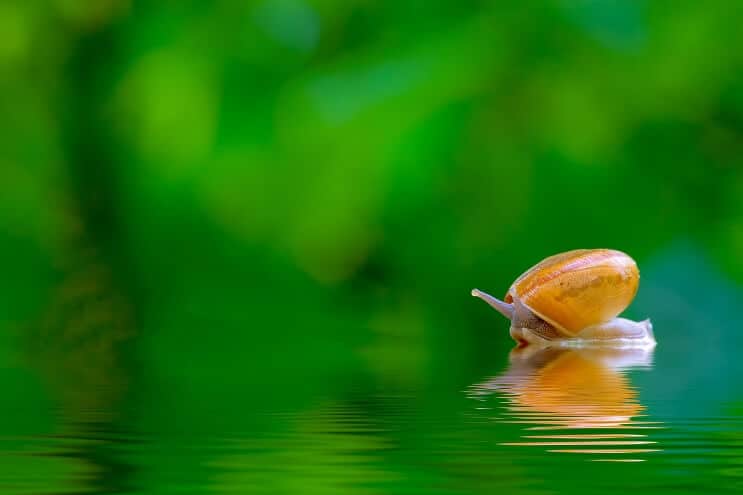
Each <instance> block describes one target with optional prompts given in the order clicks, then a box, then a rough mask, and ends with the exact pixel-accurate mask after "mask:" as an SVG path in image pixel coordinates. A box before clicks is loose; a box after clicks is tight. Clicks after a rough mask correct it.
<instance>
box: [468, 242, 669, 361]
mask: <svg viewBox="0 0 743 495" xmlns="http://www.w3.org/2000/svg"><path fill="white" fill-rule="evenodd" d="M639 282H640V272H639V270H638V269H637V264H636V263H635V261H634V260H633V259H632V258H630V257H629V256H628V255H627V254H625V253H623V252H621V251H615V250H613V249H577V250H574V251H568V252H566V253H561V254H556V255H554V256H550V257H549V258H546V259H544V260H543V261H541V262H540V263H538V264H536V265H534V266H533V267H532V268H530V269H529V270H527V271H526V272H524V273H523V274H522V275H521V276H520V277H518V278H517V279H516V281H515V282H514V283H513V284H512V285H511V287H510V288H509V289H508V292H507V293H506V296H505V298H504V300H503V301H501V300H499V299H496V298H495V297H493V296H491V295H489V294H486V293H485V292H482V291H480V290H478V289H473V290H472V295H473V296H475V297H478V298H480V299H482V300H483V301H485V302H486V303H488V304H489V305H490V306H492V307H493V308H495V309H496V310H497V311H498V312H500V313H501V314H502V315H504V316H505V317H506V318H508V319H509V320H511V328H510V334H511V337H513V339H514V340H516V341H517V342H518V343H519V344H520V345H526V344H541V345H611V346H628V347H646V346H653V345H655V338H654V336H653V327H652V324H651V323H650V320H644V321H639V322H637V321H632V320H628V319H626V318H618V315H619V314H620V313H621V312H622V311H624V310H625V309H626V308H627V306H629V305H630V303H631V302H632V299H634V297H635V294H636V293H637V288H638V285H639Z"/></svg>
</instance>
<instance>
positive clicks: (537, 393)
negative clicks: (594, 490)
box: [470, 346, 659, 461]
mask: <svg viewBox="0 0 743 495" xmlns="http://www.w3.org/2000/svg"><path fill="white" fill-rule="evenodd" d="M509 358H510V366H509V368H508V369H507V370H506V371H505V372H504V373H503V374H501V375H499V376H497V377H494V378H492V379H490V380H487V381H485V382H483V383H481V384H478V385H474V386H473V387H471V389H470V395H471V396H472V397H473V398H476V399H479V400H485V399H486V398H487V397H489V396H490V395H491V394H493V393H500V394H502V395H504V396H505V398H506V413H505V414H504V415H503V417H502V418H500V419H502V420H505V421H507V422H514V423H517V424H524V425H526V426H525V430H524V432H523V434H522V438H521V439H519V441H515V442H504V443H502V445H510V446H514V447H516V446H536V447H544V448H546V449H547V450H548V451H549V452H562V453H580V454H592V455H593V456H594V457H593V460H612V461H638V460H642V459H638V458H633V455H637V454H644V453H647V452H653V451H657V450H659V447H658V445H657V444H656V442H655V441H653V440H652V439H650V438H648V436H647V435H646V433H647V431H646V430H647V429H651V428H658V427H659V426H658V424H657V423H653V422H651V421H647V420H643V419H642V418H643V416H644V407H643V405H642V404H641V403H640V402H639V400H638V397H637V391H636V390H635V389H634V388H633V387H632V385H631V383H630V381H629V379H628V377H627V376H626V375H625V374H624V372H625V371H626V370H628V369H631V368H638V367H644V368H647V367H649V366H650V365H651V361H652V348H649V349H643V348H608V347H593V348H577V349H570V348H556V347H547V348H545V347H538V346H525V347H518V348H516V349H514V350H513V351H512V352H511V354H510V356H509ZM619 454H623V455H627V454H629V455H630V457H626V456H624V457H622V456H619V457H612V456H614V455H619Z"/></svg>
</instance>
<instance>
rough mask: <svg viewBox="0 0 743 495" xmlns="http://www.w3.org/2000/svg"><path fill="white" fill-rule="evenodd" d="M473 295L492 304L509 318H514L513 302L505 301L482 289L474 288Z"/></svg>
mask: <svg viewBox="0 0 743 495" xmlns="http://www.w3.org/2000/svg"><path fill="white" fill-rule="evenodd" d="M472 295H473V296H475V297H477V298H480V299H482V300H483V301H485V302H486V303H488V304H489V305H490V306H492V307H493V308H495V310H496V311H498V312H499V313H500V314H502V315H503V316H505V317H506V318H508V319H509V320H512V319H513V304H509V303H507V302H503V301H501V300H500V299H497V298H495V297H493V296H491V295H490V294H487V293H485V292H483V291H481V290H480V289H472Z"/></svg>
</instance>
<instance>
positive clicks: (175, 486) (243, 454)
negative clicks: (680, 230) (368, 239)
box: [0, 249, 743, 494]
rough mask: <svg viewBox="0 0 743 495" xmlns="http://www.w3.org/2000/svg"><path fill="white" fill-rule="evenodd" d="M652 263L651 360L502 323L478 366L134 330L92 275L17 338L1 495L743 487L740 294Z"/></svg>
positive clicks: (376, 350) (393, 344)
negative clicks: (561, 344) (523, 338)
mask: <svg viewBox="0 0 743 495" xmlns="http://www.w3.org/2000/svg"><path fill="white" fill-rule="evenodd" d="M649 265H650V267H649V268H648V269H647V270H646V272H645V273H644V279H643V280H644V285H643V289H642V291H641V294H640V296H639V297H638V300H637V301H636V304H635V306H633V311H635V313H636V315H633V316H638V317H645V316H651V317H652V318H653V320H654V325H655V330H656V336H657V338H658V346H657V347H656V348H655V349H652V350H638V349H635V350H631V349H626V350H611V349H602V350H590V349H572V350H555V349H546V350H538V349H535V348H529V347H527V348H523V349H510V350H509V349H508V346H510V345H511V344H510V343H508V340H507V339H508V337H507V332H506V324H505V321H503V320H502V319H498V318H499V317H498V315H496V314H495V313H493V329H492V332H499V333H494V334H493V336H494V338H495V339H498V338H499V336H502V340H498V342H501V343H502V344H503V345H502V346H501V347H497V348H494V349H492V350H490V349H483V350H482V352H481V354H480V356H481V358H479V359H474V358H472V355H465V357H462V354H461V353H460V352H458V350H457V349H458V348H457V347H455V346H450V348H449V349H446V352H445V353H444V354H443V356H440V357H439V360H438V361H436V360H434V359H433V358H432V357H431V354H426V352H425V348H423V349H422V348H416V347H415V346H413V345H412V344H411V343H410V342H408V341H405V340H404V339H402V340H395V339H394V338H393V337H394V336H393V337H389V338H388V340H381V342H382V344H384V345H382V344H379V343H377V344H376V347H374V346H369V345H367V347H366V348H361V349H360V350H357V353H351V354H349V355H348V356H347V359H346V360H339V361H337V362H332V363H330V362H329V361H328V356H335V357H338V356H339V355H341V354H342V353H340V352H338V351H337V350H335V349H334V350H333V351H332V352H331V353H328V354H325V355H320V354H318V353H319V351H318V349H320V347H321V346H319V345H316V347H311V345H312V344H311V342H310V341H309V340H308V342H307V343H305V344H303V346H304V348H305V349H306V350H307V352H305V353H304V355H302V354H301V353H300V352H299V351H298V350H297V346H294V347H290V346H289V344H285V347H279V348H275V349H273V350H267V349H263V350H262V351H261V352H256V350H255V349H252V348H250V347H249V346H247V345H242V346H237V345H233V346H232V349H231V348H230V346H229V345H224V346H221V347H220V345H218V344H219V341H218V339H219V338H220V337H219V336H220V335H221V334H220V333H217V332H216V330H215V329H214V328H207V327H204V328H205V330H204V332H206V331H207V330H208V331H210V332H212V333H210V334H205V333H202V334H200V335H201V338H200V340H198V341H194V342H198V344H200V345H199V346H195V345H192V344H193V342H190V341H188V340H187V338H188V335H187V334H186V333H185V330H183V331H182V330H180V329H178V332H174V333H173V335H175V336H177V337H178V339H176V340H173V341H166V342H168V345H167V346H165V345H164V343H163V341H161V340H157V337H156V334H155V333H154V332H153V334H152V335H151V336H150V335H147V334H145V335H140V336H138V337H133V335H135V334H133V333H132V332H131V331H129V330H127V329H129V328H131V327H130V326H129V325H126V324H123V323H121V322H122V321H125V318H122V317H121V314H122V313H124V310H123V309H121V308H119V305H118V303H117V302H116V301H117V298H116V297H114V296H111V295H107V294H108V293H107V292H106V291H100V290H94V291H93V294H95V297H94V298H92V299H91V300H95V301H96V302H95V303H93V304H90V305H87V304H85V305H82V306H81V305H80V304H79V299H76V298H75V297H72V296H70V294H78V293H85V292H86V291H88V290H89V288H90V287H100V284H91V283H83V282H85V281H88V282H90V281H91V280H97V277H100V274H96V273H97V272H96V271H95V270H93V271H92V272H85V273H86V275H85V276H76V277H74V278H73V280H72V281H71V282H68V283H66V285H65V286H64V287H63V288H62V289H63V290H62V291H61V294H62V296H63V297H60V298H59V299H58V300H59V301H61V302H60V304H58V305H55V306H54V307H53V308H52V310H51V314H52V316H51V317H48V318H45V319H43V321H46V322H47V323H46V324H44V325H39V326H38V329H36V330H34V331H33V332H31V333H30V335H31V337H30V338H26V339H19V340H18V341H10V340H9V341H8V342H5V345H4V346H3V347H2V348H3V349H4V351H3V352H5V355H4V356H3V358H4V359H3V363H5V364H4V366H2V367H0V383H1V384H2V385H3V390H4V391H5V394H4V399H5V400H4V403H3V405H2V409H1V411H2V413H1V414H2V418H3V421H2V423H0V493H2V494H58V493H77V494H82V493H179V494H184V493H193V494H205V493H251V494H252V493H256V494H282V493H287V494H289V493H291V494H294V493H318V494H325V493H331V494H332V493H339V494H383V493H390V494H392V493H394V494H399V493H409V494H418V493H420V494H480V493H482V494H485V493H516V494H519V493H522V494H550V493H561V492H567V491H570V492H571V493H572V492H578V493H617V494H619V493H622V494H625V493H632V492H636V493H664V492H665V493H728V492H729V493H741V491H743V392H742V391H743V360H741V359H740V357H739V349H741V345H740V344H741V340H743V339H742V338H741V335H740V333H739V332H738V329H739V328H741V318H740V316H739V315H738V308H740V307H741V305H740V304H741V296H740V293H739V291H738V289H737V288H736V287H734V286H732V285H729V284H727V283H726V282H725V281H724V280H723V279H721V278H719V277H718V276H717V275H715V273H714V271H712V270H711V269H709V268H708V267H705V266H704V265H700V264H699V263H697V262H695V261H694V256H693V255H690V254H689V253H688V252H686V251H684V250H683V249H681V250H679V251H678V252H676V253H670V254H667V255H665V256H663V257H662V258H660V259H659V260H658V261H657V262H655V263H649ZM679 266H683V267H685V269H684V270H679V269H678V267H679ZM86 287H87V288H88V289H86ZM699 287H705V288H706V290H705V292H704V299H701V300H700V296H699V290H698V288H699ZM463 297H467V295H466V293H465V294H463ZM75 301H77V302H75ZM474 307H476V308H477V309H482V308H481V306H480V305H477V304H475V303H474V302H473V308H474ZM101 308H106V310H105V311H104V310H102V309H101ZM117 315H118V316H117ZM194 318H195V317H194ZM60 321H61V322H62V323H60ZM197 321H199V320H197ZM71 322H74V324H73V323H71ZM158 324H159V325H163V326H164V325H166V322H164V321H158ZM99 327H103V328H105V329H107V330H106V331H95V330H93V329H95V328H99ZM59 328H63V329H66V330H65V331H52V330H53V329H59ZM142 328H144V329H147V328H148V327H147V326H146V325H144V326H143V327H142ZM112 329H113V330H115V331H113V330H112ZM488 331H490V329H489V330H488ZM205 335H209V338H207V337H206V336H205ZM225 335H228V336H230V335H236V333H225ZM5 338H6V339H7V338H8V337H7V336H6V337H5ZM223 338H227V337H223ZM232 338H233V337H230V339H232ZM132 342H136V343H137V346H133V345H132ZM215 342H216V343H215ZM230 342H232V340H230ZM179 343H180V345H181V346H183V347H181V348H178V347H177V345H178V344H179ZM243 344H244V342H243ZM148 347H149V348H151V352H150V353H148V352H146V349H147V348H148ZM184 348H185V349H186V351H184V350H183V349H184ZM215 348H218V349H220V350H221V352H220V353H219V355H218V356H217V357H218V358H219V359H217V360H216V361H215V360H214V359H211V358H212V357H214V349H215ZM166 349H167V350H172V352H165V350H166ZM179 353H180V354H179ZM179 355H180V358H179V357H178V356H179ZM261 356H262V357H261ZM302 356H303V358H304V360H300V358H301V357H302ZM362 357H363V359H361V358H362ZM297 360H300V361H299V363H300V364H296V363H293V361H297ZM297 369H301V370H304V371H303V372H296V371H295V370H297ZM426 369H427V370H428V371H427V372H424V371H421V370H426ZM286 370H290V371H286ZM416 372H417V373H416Z"/></svg>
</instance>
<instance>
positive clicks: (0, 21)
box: [0, 0, 743, 462]
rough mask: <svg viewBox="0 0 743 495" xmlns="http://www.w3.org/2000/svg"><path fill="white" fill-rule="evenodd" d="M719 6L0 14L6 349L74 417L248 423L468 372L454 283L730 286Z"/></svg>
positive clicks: (738, 112)
mask: <svg viewBox="0 0 743 495" xmlns="http://www.w3.org/2000/svg"><path fill="white" fill-rule="evenodd" d="M741 8H742V6H739V5H738V4H736V3H735V2H725V1H719V2H711V3H710V2H707V3H699V2H692V1H686V0H684V1H678V2H672V3H671V2H644V1H640V0H632V1H626V2H606V3H604V2H593V1H586V2H567V1H560V0H534V1H531V2H527V3H519V2H474V3H462V2H454V1H448V0H441V1H428V2H419V1H412V2H369V1H355V0H354V1H350V2H348V1H346V2H343V1H339V0H266V1H258V0H256V1H250V2H227V1H216V2H210V3H204V2H173V1H164V2H154V1H126V0H98V1H95V2H92V1H85V0H50V1H37V0H32V1H26V2H20V1H17V2H13V1H11V2H6V3H3V4H2V5H1V6H0V39H1V42H0V84H2V86H1V87H0V88H1V90H0V101H2V107H3V109H4V112H3V114H4V116H5V118H4V119H2V120H1V121H0V136H1V137H0V269H1V270H2V273H3V275H4V276H3V279H4V280H5V282H6V283H5V284H3V285H2V286H1V287H0V326H2V327H3V328H2V333H0V342H3V343H5V344H4V345H3V348H4V349H7V350H6V351H2V352H3V353H8V354H9V355H11V354H13V353H20V354H21V355H18V356H15V355H14V356H15V357H12V356H11V357H9V359H11V358H12V359H17V360H18V361H19V362H25V363H27V364H28V366H29V369H32V370H35V371H34V373H36V374H37V375H40V376H41V382H43V383H46V384H48V386H49V387H51V389H52V390H54V391H55V393H54V395H55V397H57V399H58V400H61V401H63V403H65V404H66V406H65V407H68V408H72V409H74V410H76V411H78V410H79V411H83V410H84V411H87V410H88V408H95V407H114V406H115V405H116V404H118V403H119V402H118V401H119V400H121V397H124V396H126V397H127V398H128V399H127V400H128V401H129V402H128V403H129V404H137V405H138V406H137V407H131V408H129V409H126V408H125V409H126V411H129V412H128V413H126V414H131V415H132V418H131V419H133V420H134V421H138V422H140V423H141V425H142V427H143V428H146V429H150V430H152V429H154V430H168V429H172V430H174V431H197V430H198V429H199V428H201V427H203V428H208V429H213V428H215V424H214V422H213V421H205V420H204V418H213V417H214V416H213V415H215V414H218V416H219V418H220V419H219V425H220V426H219V428H224V429H230V428H248V429H250V428H254V429H255V430H256V431H258V430H261V429H263V428H265V427H266V425H261V424H259V422H260V419H258V418H254V421H256V424H255V425H253V426H246V421H248V420H246V418H245V416H246V410H254V409H260V408H261V407H268V406H270V407H286V408H296V409H302V408H305V407H307V408H312V407H316V403H317V401H318V400H325V399H332V400H340V401H342V400H344V399H348V398H349V396H351V395H353V394H354V393H356V392H358V391H362V393H363V391H374V390H380V389H384V390H386V391H388V392H389V391H392V392H395V391H397V392H404V391H410V390H421V389H422V390H433V389H436V390H438V389H439V388H443V390H447V391H451V390H458V389H461V388H462V387H463V386H465V385H466V384H468V383H472V382H473V381H475V380H476V377H481V376H482V374H483V373H487V372H488V371H490V370H492V367H493V364H492V361H493V359H494V358H493V356H494V355H495V356H499V357H498V358H497V360H498V362H499V363H502V362H503V361H504V357H502V356H500V355H501V354H503V352H502V351H503V350H505V349H507V348H508V347H509V346H510V342H508V339H507V336H506V324H505V322H503V321H501V320H499V319H498V317H497V315H495V314H493V313H491V312H490V311H489V310H488V309H486V308H485V307H484V305H478V304H476V303H475V302H473V301H472V300H471V299H470V298H469V289H470V288H471V287H473V286H479V287H482V288H483V289H487V290H490V291H494V292H495V293H499V292H504V291H505V290H506V288H507V287H508V285H509V284H510V282H511V281H512V280H513V279H514V278H515V277H516V276H517V275H518V274H519V273H520V272H521V271H523V270H524V269H525V268H527V267H528V266H530V265H531V264H533V263H535V262H536V261H538V260H539V259H541V258H543V257H545V256H547V255H550V254H554V253H556V252H559V251H563V250H567V249H573V248H577V247H603V246H606V247H613V248H617V249H622V250H624V251H627V252H628V253H630V254H632V255H633V256H634V257H635V258H636V259H637V260H638V262H639V263H640V266H641V267H642V266H643V261H644V260H646V259H649V258H650V257H651V256H652V255H654V254H657V253H659V252H661V251H662V250H663V249H664V248H665V247H666V246H668V245H671V244H673V243H674V242H676V241H678V240H685V241H692V242H693V243H694V244H695V245H699V246H701V247H702V249H704V250H705V251H706V252H707V254H708V255H709V256H710V257H711V258H712V259H713V260H714V261H715V262H716V263H717V265H718V267H720V268H722V269H723V270H724V271H725V272H726V273H727V274H728V275H729V276H730V278H732V279H733V280H735V281H737V282H738V283H742V282H743V264H741V263H740V255H739V253H741V252H743V202H742V201H741V198H743V169H742V168H741V165H743V71H742V70H741V69H743V52H742V51H741V50H740V49H739V46H740V45H739V43H740V42H741V39H742V38H741V36H743V35H742V34H741V30H740V20H741V13H743V12H740V11H741ZM86 281H87V282H88V283H89V284H92V287H89V290H86V289H81V290H78V291H76V290H75V287H78V288H79V287H81V286H83V287H85V283H86ZM70 287H71V288H70ZM70 308H72V309H70ZM66 311H73V312H74V311H80V312H81V314H83V315H87V316H86V317H79V318H78V317H75V316H74V315H73V316H69V315H67V313H65V312H66ZM91 315H92V316H91ZM96 318H97V319H96ZM19 349H20V351H19ZM40 350H43V352H42V353H41V357H39V352H40ZM23 352H25V353H26V354H27V355H26V356H25V357H24V355H23ZM70 356H72V358H70V359H68V362H67V364H64V363H65V357H68V358H69V357H70ZM50 363H52V364H50ZM80 363H85V365H83V364H80ZM13 376H15V375H13ZM11 380H17V378H9V379H8V381H9V382H10V381H11ZM29 380H30V379H29ZM33 380H36V379H35V378H34V379H33ZM14 383H15V382H14ZM34 383H35V382H34ZM80 383H82V384H83V388H82V389H80V388H77V387H79V386H80ZM132 383H133V384H135V385H136V386H129V384H132ZM36 386H38V384H37V385H36ZM112 389H113V390H116V391H121V392H116V393H112V392H111V390H112ZM235 390H239V391H240V393H238V394H235V393H234V391H235ZM431 394H433V395H436V392H431ZM37 395H38V394H37ZM444 397H449V396H448V395H446V394H443V395H442V396H439V397H437V398H436V401H437V402H436V408H437V409H438V410H442V409H443V410H446V408H447V407H454V404H449V405H447V404H446V402H445V401H446V400H447V399H445V398H444ZM33 400H36V399H34V398H33V397H31V398H29V401H33ZM39 400H41V399H39ZM420 400H421V401H422V403H421V405H420V409H421V410H423V411H426V410H427V407H426V406H425V404H427V402H426V401H427V400H429V398H427V396H426V394H422V396H421V398H420ZM431 400H433V399H431ZM451 400H453V401H454V400H456V399H451ZM174 411H178V414H174ZM422 414H427V413H422ZM344 441H345V440H344ZM327 455H329V456H331V455H333V454H332V452H330V451H329V452H328V453H327ZM215 462H231V461H229V460H224V461H215Z"/></svg>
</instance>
